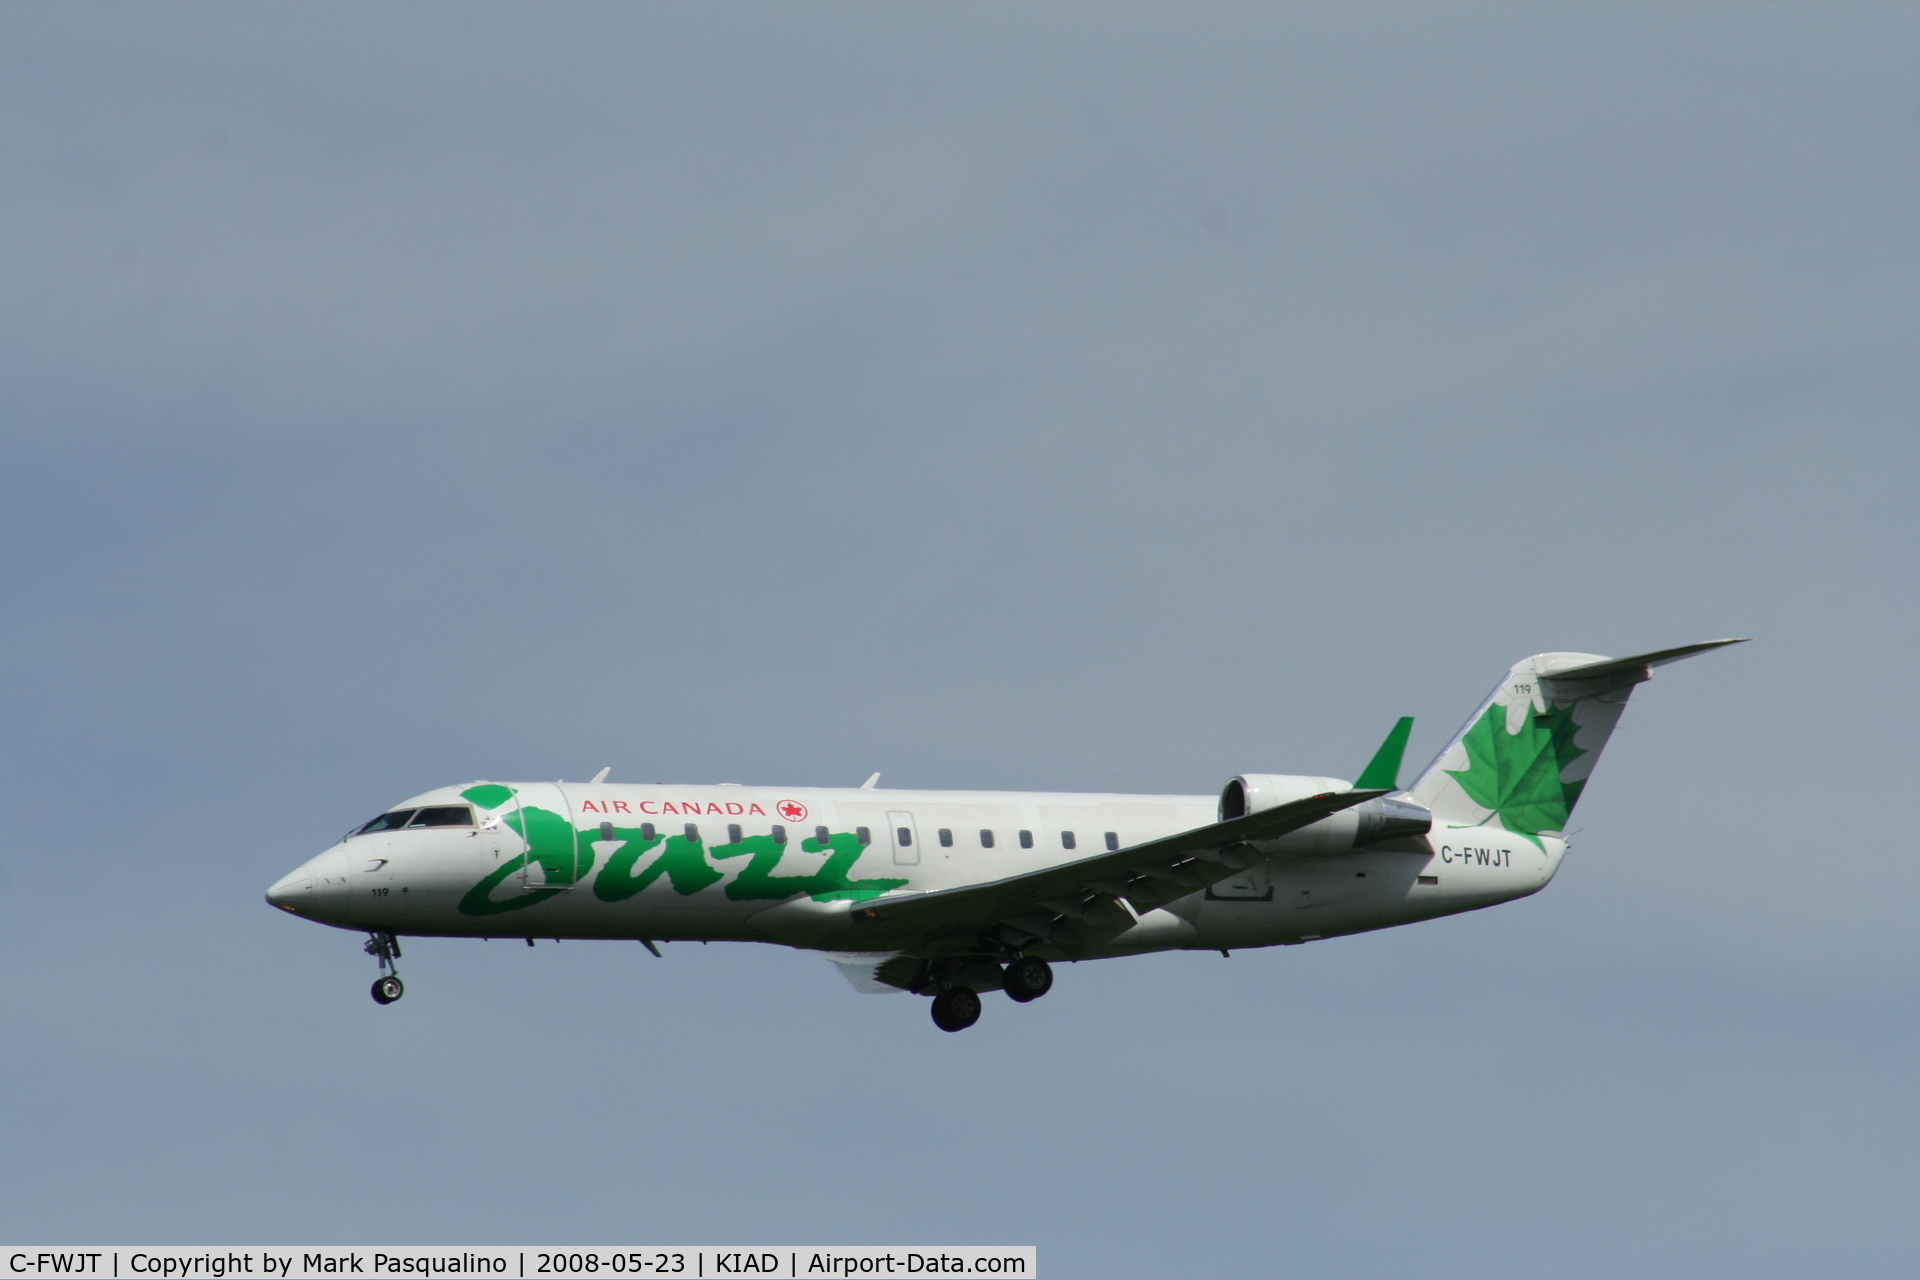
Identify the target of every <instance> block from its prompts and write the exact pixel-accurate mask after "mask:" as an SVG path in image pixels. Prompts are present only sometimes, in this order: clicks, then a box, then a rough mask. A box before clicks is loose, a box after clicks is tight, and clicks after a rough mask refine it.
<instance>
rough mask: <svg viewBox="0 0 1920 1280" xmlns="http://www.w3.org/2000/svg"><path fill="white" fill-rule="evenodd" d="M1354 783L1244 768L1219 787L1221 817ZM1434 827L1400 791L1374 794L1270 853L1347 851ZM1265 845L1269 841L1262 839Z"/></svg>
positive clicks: (1420, 808)
mask: <svg viewBox="0 0 1920 1280" xmlns="http://www.w3.org/2000/svg"><path fill="white" fill-rule="evenodd" d="M1352 786H1353V784H1352V783H1350V782H1348V781H1346V780H1345V779H1342V778H1321V777H1315V776H1311V775H1301V774H1289V773H1243V774H1241V775H1240V776H1239V777H1237V778H1235V779H1233V780H1232V781H1231V782H1229V783H1227V785H1226V787H1225V788H1224V789H1223V790H1222V791H1221V792H1220V821H1222V822H1226V821H1228V820H1230V819H1233V818H1243V817H1245V816H1246V815H1247V814H1249V813H1259V812H1261V811H1262V810H1264V809H1272V808H1274V807H1276V806H1278V805H1283V804H1289V803H1291V802H1292V801H1295V800H1305V799H1306V798H1307V797H1308V796H1317V795H1321V794H1322V793H1324V792H1328V791H1346V790H1349V789H1351V787H1352ZM1432 827H1433V815H1432V814H1431V813H1429V812H1428V811H1427V808H1426V806H1424V805H1421V804H1417V803H1415V802H1414V801H1413V800H1410V799H1408V798H1407V797H1406V796H1404V795H1391V796H1376V797H1375V798H1373V799H1372V800H1369V801H1367V802H1366V803H1364V804H1358V805H1355V806H1354V807H1353V808H1351V809H1344V810H1342V811H1341V812H1339V813H1336V814H1334V815H1333V816H1331V817H1328V818H1322V819H1321V820H1320V821H1318V822H1316V823H1314V824H1313V825H1312V826H1310V827H1302V828H1301V829H1300V830H1298V831H1296V832H1293V833H1292V834H1291V835H1288V836H1285V837H1282V838H1281V839H1280V840H1278V841H1274V842H1272V843H1271V847H1272V849H1273V851H1274V852H1277V853H1290V854H1296V855H1304V856H1309V857H1310V856H1314V855H1325V854H1334V853H1345V852H1347V851H1348V850H1350V849H1359V848H1362V847H1364V846H1366V845H1372V844H1380V843H1381V842H1383V841H1387V840H1402V839H1406V838H1408V837H1410V836H1423V835H1425V834H1426V833H1427V832H1428V831H1429V830H1431V829H1432ZM1260 843H1261V844H1262V845H1263V846H1265V845H1267V844H1268V842H1266V841H1262V842H1260Z"/></svg>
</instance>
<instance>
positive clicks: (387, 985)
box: [366, 933, 407, 1004]
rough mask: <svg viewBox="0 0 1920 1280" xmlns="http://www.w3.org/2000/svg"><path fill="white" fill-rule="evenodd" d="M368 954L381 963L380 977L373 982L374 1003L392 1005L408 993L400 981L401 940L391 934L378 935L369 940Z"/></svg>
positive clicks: (370, 937)
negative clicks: (398, 962)
mask: <svg viewBox="0 0 1920 1280" xmlns="http://www.w3.org/2000/svg"><path fill="white" fill-rule="evenodd" d="M366 952H367V954H368V955H370V956H372V957H373V958H374V959H375V960H378V961H379V962H380V976H379V977H378V978H375V979H374V980H373V1002H374V1003H375V1004H392V1003H393V1002H394V1001H395V1000H398V999H399V998H400V997H401V996H403V995H405V994H406V993H407V988H406V987H405V985H404V984H402V983H401V981H400V969H399V966H398V964H397V961H398V960H399V959H400V939H399V938H397V937H395V936H394V935H393V934H391V933H376V934H373V935H371V936H369V937H368V938H367V946H366Z"/></svg>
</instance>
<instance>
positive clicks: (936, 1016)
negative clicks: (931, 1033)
mask: <svg viewBox="0 0 1920 1280" xmlns="http://www.w3.org/2000/svg"><path fill="white" fill-rule="evenodd" d="M978 1021H980V993H979V992H977V991H975V990H974V989H973V988H972V987H948V988H947V989H946V990H945V991H942V992H941V993H940V994H939V995H937V996H935V997H934V998H933V1025H934V1026H936V1027H938V1028H940V1029H941V1030H942V1031H965V1030H966V1029H967V1028H968V1027H970V1026H972V1025H973V1024H974V1023H976V1022H978Z"/></svg>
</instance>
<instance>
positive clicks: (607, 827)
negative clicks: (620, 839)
mask: <svg viewBox="0 0 1920 1280" xmlns="http://www.w3.org/2000/svg"><path fill="white" fill-rule="evenodd" d="M600 838H601V839H602V840H611V839H613V824H612V823H611V822H603V823H601V824H600Z"/></svg>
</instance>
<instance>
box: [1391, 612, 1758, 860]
mask: <svg viewBox="0 0 1920 1280" xmlns="http://www.w3.org/2000/svg"><path fill="white" fill-rule="evenodd" d="M1739 643H1740V641H1738V640H1709V641H1707V642H1706V643H1705V644H1696V645H1687V646H1685V647H1684V648H1679V649H1662V650H1660V651H1658V652H1656V653H1644V654H1639V655H1637V656H1635V657H1631V658H1602V657H1599V656H1597V655H1595V654H1591V653H1538V654H1535V655H1534V656H1533V657H1531V658H1525V659H1522V660H1521V661H1519V662H1516V663H1514V665H1513V668H1512V670H1510V671H1508V672H1507V675H1506V678H1505V679H1504V680H1502V681H1501V682H1500V684H1499V685H1498V686H1497V687H1496V688H1495V689H1494V691H1493V693H1492V694H1491V695H1489V696H1488V698H1487V700H1486V701H1485V702H1483V703H1482V704H1481V705H1480V709H1479V710H1478V711H1476V712H1474V714H1473V718H1472V719H1470V720H1468V721H1467V723H1466V726H1465V727H1464V728H1462V729H1461V730H1460V732H1459V733H1458V734H1456V735H1455V736H1454V739H1453V741H1452V742H1450V743H1448V744H1447V747H1446V750H1444V751H1442V752H1441V753H1440V755H1439V758H1438V759H1436V760H1435V761H1434V762H1433V763H1432V764H1431V765H1429V766H1428V767H1427V771H1426V772H1425V773H1424V774H1422V775H1421V777H1420V780H1419V781H1418V782H1416V783H1414V784H1413V786H1412V787H1411V788H1409V791H1410V793H1411V794H1412V795H1413V797H1414V799H1416V800H1418V801H1419V802H1420V803H1421V804H1424V805H1426V806H1427V807H1428V808H1429V809H1431V810H1433V816H1434V820H1435V822H1436V824H1445V825H1448V826H1481V825H1493V824H1496V823H1497V824H1498V825H1499V826H1500V827H1502V828H1504V829H1505V830H1507V831H1511V832H1513V833H1514V834H1515V835H1517V836H1522V837H1525V838H1526V839H1528V840H1531V841H1533V842H1534V843H1535V844H1539V843H1540V837H1541V836H1542V835H1549V836H1559V835H1563V834H1564V833H1565V831H1566V825H1567V818H1568V816H1569V815H1570V814H1571V813H1572V812H1573V806H1574V805H1575V804H1576V803H1577V802H1578V801H1579V799H1580V793H1581V792H1582V791H1583V790H1584V789H1585V788H1586V785H1587V779H1588V778H1589V777H1590V776H1591V775H1592V773H1593V766H1594V765H1595V764H1596V763H1598V761H1599V759H1600V752H1601V750H1602V749H1603V748H1605V747H1606V745H1607V739H1608V737H1609V736H1611V735H1612V733H1613V726H1614V725H1615V724H1617V723H1619V720H1620V713H1621V712H1622V711H1624V710H1625V709H1626V705H1627V699H1628V697H1629V696H1630V695H1631V694H1632V693H1633V687H1634V686H1635V685H1636V684H1639V683H1641V682H1642V681H1644V680H1647V679H1649V678H1650V677H1651V676H1652V675H1653V668H1655V667H1657V666H1662V665H1664V664H1666V663H1669V662H1677V661H1678V660H1680V659H1681V658H1689V657H1692V656H1693V655H1694V654H1696V653H1705V652H1706V651H1707V650H1709V649H1718V648H1720V647H1721V646H1722V645H1729V644H1739Z"/></svg>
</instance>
